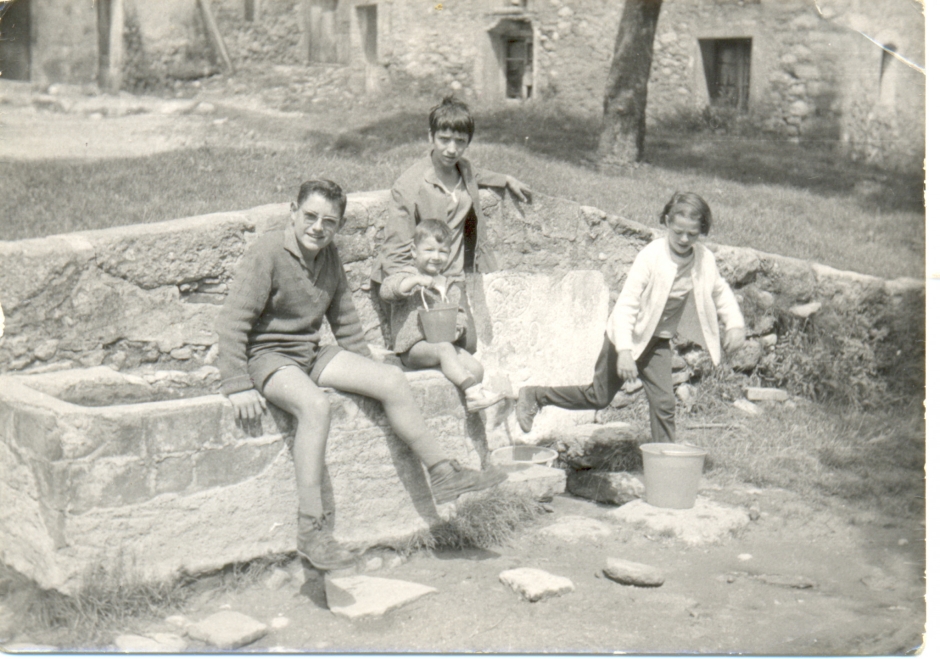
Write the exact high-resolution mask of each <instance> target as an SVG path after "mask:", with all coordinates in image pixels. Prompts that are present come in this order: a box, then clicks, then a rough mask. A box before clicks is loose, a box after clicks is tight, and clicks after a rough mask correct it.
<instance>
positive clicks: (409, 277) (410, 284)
mask: <svg viewBox="0 0 940 659" xmlns="http://www.w3.org/2000/svg"><path fill="white" fill-rule="evenodd" d="M433 285H434V278H433V277H431V276H430V275H422V274H419V273H418V272H416V271H415V270H414V268H410V267H409V268H408V269H406V270H404V271H402V272H396V273H395V274H393V275H389V276H388V277H386V278H385V279H383V280H382V288H380V289H379V297H381V298H382V299H383V300H385V301H386V302H397V301H398V300H403V299H405V298H406V297H411V296H412V295H413V294H414V293H415V291H416V290H417V289H418V288H419V287H421V286H424V287H431V286H433Z"/></svg>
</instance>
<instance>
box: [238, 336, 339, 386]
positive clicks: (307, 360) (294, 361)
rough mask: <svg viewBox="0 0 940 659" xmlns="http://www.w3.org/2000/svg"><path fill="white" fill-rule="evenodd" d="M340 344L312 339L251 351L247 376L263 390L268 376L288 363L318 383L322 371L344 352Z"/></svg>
mask: <svg viewBox="0 0 940 659" xmlns="http://www.w3.org/2000/svg"><path fill="white" fill-rule="evenodd" d="M342 350H343V349H342V348H340V347H339V346H337V345H326V346H316V345H313V344H312V343H310V342H309V341H297V342H292V343H278V344H276V345H271V346H264V347H260V348H257V347H256V349H255V350H250V351H249V357H248V377H250V378H251V381H252V383H253V384H254V385H255V389H257V390H258V391H259V392H262V393H263V392H264V385H265V384H266V383H267V381H268V378H270V377H271V376H272V375H274V373H275V371H279V370H280V369H282V368H284V367H285V366H296V367H298V368H299V369H300V370H302V371H303V372H304V373H306V374H307V375H309V376H310V379H311V380H313V382H314V384H319V381H320V374H321V373H323V369H324V368H326V365H327V364H329V363H330V361H331V360H332V359H333V358H334V357H335V356H336V355H338V354H339V353H340V352H342Z"/></svg>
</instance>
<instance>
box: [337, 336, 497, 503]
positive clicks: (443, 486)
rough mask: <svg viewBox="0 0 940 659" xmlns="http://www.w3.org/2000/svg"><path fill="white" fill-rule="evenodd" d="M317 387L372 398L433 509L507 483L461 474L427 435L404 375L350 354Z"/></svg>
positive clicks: (488, 475)
mask: <svg viewBox="0 0 940 659" xmlns="http://www.w3.org/2000/svg"><path fill="white" fill-rule="evenodd" d="M319 384H320V385H321V386H323V387H333V388H334V389H338V390H340V391H348V392H350V393H355V394H360V395H363V396H368V397H370V398H374V399H376V400H378V401H379V402H381V403H382V406H383V407H384V408H385V414H386V416H388V420H389V422H390V423H391V425H392V430H393V431H394V432H395V434H396V435H398V437H399V438H400V439H401V440H402V441H404V442H405V443H406V444H408V446H409V447H410V448H411V450H412V451H414V452H415V454H417V456H418V459H419V460H421V462H423V463H424V465H425V466H426V467H427V468H428V474H429V475H430V477H431V492H432V493H433V494H434V500H435V501H436V502H437V503H438V504H442V503H447V502H448V501H453V500H454V499H456V498H457V497H459V496H460V495H461V494H464V493H466V492H475V491H479V490H484V489H486V488H489V487H493V486H494V485H497V484H499V483H501V482H502V481H504V480H506V474H505V473H504V472H502V471H499V470H497V469H492V468H489V469H486V470H485V471H483V472H478V471H472V470H468V469H464V468H463V467H461V466H460V465H459V464H458V463H457V462H456V461H454V460H450V459H448V456H447V455H446V454H445V453H444V451H443V450H442V449H441V447H440V444H439V443H438V442H437V440H436V439H435V437H434V436H433V435H432V434H431V431H430V430H429V429H428V427H427V424H425V422H424V416H423V415H422V414H421V410H420V409H419V408H418V404H417V403H416V402H415V400H414V396H413V395H412V393H411V387H410V385H409V384H408V380H407V379H406V378H405V374H404V373H402V372H401V370H400V369H398V368H396V367H395V366H389V365H388V364H380V363H378V362H374V361H372V360H371V359H368V358H366V357H363V356H361V355H357V354H355V353H352V352H346V351H343V352H341V353H339V354H338V355H336V356H335V357H333V359H331V360H330V362H329V363H328V364H327V365H326V368H324V369H323V372H322V373H321V374H320V382H319Z"/></svg>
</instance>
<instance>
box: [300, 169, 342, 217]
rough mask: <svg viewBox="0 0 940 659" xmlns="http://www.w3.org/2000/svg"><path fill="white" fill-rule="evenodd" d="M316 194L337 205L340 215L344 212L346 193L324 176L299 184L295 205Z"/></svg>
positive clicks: (301, 203)
mask: <svg viewBox="0 0 940 659" xmlns="http://www.w3.org/2000/svg"><path fill="white" fill-rule="evenodd" d="M315 194H318V195H320V196H321V197H323V198H324V199H326V200H327V201H331V202H333V203H334V204H336V205H338V206H339V215H340V217H342V216H343V215H344V214H345V213H346V193H345V192H343V189H342V188H341V187H340V186H339V185H337V184H336V183H334V182H333V181H329V180H327V179H325V178H315V179H311V180H310V181H304V182H303V183H302V184H301V185H300V192H298V193H297V205H298V206H302V205H303V203H304V202H305V201H307V198H308V197H312V196H313V195H315Z"/></svg>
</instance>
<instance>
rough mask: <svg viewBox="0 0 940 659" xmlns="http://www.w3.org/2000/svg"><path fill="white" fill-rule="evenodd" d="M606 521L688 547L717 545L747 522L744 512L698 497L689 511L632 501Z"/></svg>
mask: <svg viewBox="0 0 940 659" xmlns="http://www.w3.org/2000/svg"><path fill="white" fill-rule="evenodd" d="M608 517H610V518H612V519H616V520H619V521H621V522H625V523H627V524H631V525H635V526H640V527H644V528H645V529H647V530H648V531H649V532H651V533H653V534H657V535H661V536H671V537H675V538H678V539H679V540H681V541H683V542H685V543H686V544H688V545H693V546H694V545H703V544H709V543H713V542H719V541H720V540H722V539H723V538H725V537H727V536H728V535H730V534H731V533H733V532H734V531H737V530H739V529H742V528H744V527H745V526H747V524H748V522H749V521H750V518H749V517H748V514H747V511H746V510H744V509H743V508H731V507H728V506H724V505H721V504H718V503H715V502H713V501H709V500H708V499H703V498H702V497H699V498H698V499H697V500H696V502H695V505H694V506H693V507H692V508H687V509H685V510H677V509H672V508H657V507H656V506H651V505H649V504H648V503H646V502H645V501H631V502H630V503H627V504H624V505H622V506H620V507H619V508H617V509H616V510H612V511H611V512H610V513H608Z"/></svg>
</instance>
